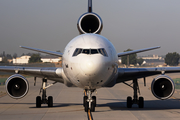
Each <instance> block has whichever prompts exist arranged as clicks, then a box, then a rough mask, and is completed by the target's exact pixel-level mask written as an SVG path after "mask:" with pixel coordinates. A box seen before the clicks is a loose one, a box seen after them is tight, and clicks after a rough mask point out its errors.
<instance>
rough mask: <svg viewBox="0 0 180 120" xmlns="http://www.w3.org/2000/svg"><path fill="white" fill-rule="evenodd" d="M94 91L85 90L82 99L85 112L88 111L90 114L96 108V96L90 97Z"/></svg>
mask: <svg viewBox="0 0 180 120" xmlns="http://www.w3.org/2000/svg"><path fill="white" fill-rule="evenodd" d="M93 92H94V90H85V95H84V98H83V105H84V110H85V112H88V110H90V111H91V112H95V107H96V96H92V93H93Z"/></svg>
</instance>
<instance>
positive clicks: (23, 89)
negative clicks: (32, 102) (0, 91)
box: [5, 74, 29, 99]
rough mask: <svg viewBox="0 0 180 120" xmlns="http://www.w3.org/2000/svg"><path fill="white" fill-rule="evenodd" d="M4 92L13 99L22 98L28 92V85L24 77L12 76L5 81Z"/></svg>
mask: <svg viewBox="0 0 180 120" xmlns="http://www.w3.org/2000/svg"><path fill="white" fill-rule="evenodd" d="M5 85H6V92H7V93H8V95H9V96H10V97H12V98H14V99H20V98H22V97H24V96H25V95H26V94H27V93H28V91H29V83H28V81H27V80H26V78H25V77H23V76H22V75H19V74H14V75H12V76H10V77H9V78H8V79H7V80H6V84H5Z"/></svg>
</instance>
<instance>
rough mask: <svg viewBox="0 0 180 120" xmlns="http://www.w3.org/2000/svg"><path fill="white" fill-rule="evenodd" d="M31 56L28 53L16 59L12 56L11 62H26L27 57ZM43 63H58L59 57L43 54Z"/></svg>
mask: <svg viewBox="0 0 180 120" xmlns="http://www.w3.org/2000/svg"><path fill="white" fill-rule="evenodd" d="M30 57H31V56H28V55H24V56H21V57H17V58H16V59H15V58H13V60H12V61H13V64H28V61H29V58H30ZM41 60H42V62H43V63H58V62H59V61H61V57H60V58H57V57H52V56H49V57H48V56H45V57H42V58H41Z"/></svg>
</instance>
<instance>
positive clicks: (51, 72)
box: [0, 66, 64, 83]
mask: <svg viewBox="0 0 180 120" xmlns="http://www.w3.org/2000/svg"><path fill="white" fill-rule="evenodd" d="M0 71H2V72H10V73H18V74H25V75H30V76H34V77H40V78H47V79H49V80H53V81H57V82H61V83H64V80H63V78H62V74H63V69H62V68H55V67H49V68H46V67H42V68H40V67H18V66H0Z"/></svg>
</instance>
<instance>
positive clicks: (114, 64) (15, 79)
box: [0, 0, 180, 112]
mask: <svg viewBox="0 0 180 120" xmlns="http://www.w3.org/2000/svg"><path fill="white" fill-rule="evenodd" d="M77 27H78V30H79V33H80V35H78V36H77V37H75V38H74V39H72V40H71V41H70V42H69V43H68V45H67V46H66V47H65V50H64V53H60V52H53V51H49V50H43V49H37V48H31V47H25V46H20V47H21V48H24V49H29V50H33V51H37V52H42V53H47V54H51V55H55V56H58V57H62V60H63V61H62V67H61V68H40V67H17V66H0V71H4V72H14V73H15V74H14V75H12V76H10V77H9V78H8V79H7V80H6V83H5V86H6V91H7V93H8V95H9V96H10V97H12V98H14V99H20V98H22V97H24V96H25V95H26V94H27V93H28V89H29V85H28V81H27V79H26V78H25V77H24V76H22V75H20V74H27V75H31V76H34V77H35V78H36V77H40V78H42V87H41V91H42V92H41V93H42V97H41V96H37V97H36V107H41V104H48V106H49V107H53V97H52V96H49V97H48V98H47V97H46V89H47V88H49V87H50V86H52V85H53V84H56V83H62V84H65V85H66V86H68V87H80V88H82V89H84V90H85V93H86V94H85V95H84V97H83V105H84V109H85V111H86V112H87V111H88V110H91V111H92V112H94V111H95V107H96V96H93V95H92V93H93V92H94V91H95V90H97V89H99V88H102V87H113V86H114V85H116V84H118V83H124V84H126V85H128V86H130V87H132V88H133V91H134V92H133V93H134V95H133V98H132V97H130V96H129V97H127V107H128V108H131V107H132V104H138V105H139V108H143V107H144V98H143V97H138V91H139V86H138V79H139V78H144V84H146V80H145V78H146V77H148V76H152V75H158V74H159V75H158V76H157V77H156V78H155V79H154V80H153V81H152V85H151V91H152V94H153V95H154V96H155V97H156V98H158V99H162V100H164V99H168V98H169V97H171V96H172V95H173V93H174V90H175V87H174V83H173V80H172V79H171V78H170V77H168V76H166V75H165V73H175V72H180V67H162V68H118V57H122V56H125V55H130V54H134V53H139V52H144V51H148V50H153V49H157V48H160V47H159V46H157V47H151V48H145V49H139V50H134V51H128V52H122V53H117V52H116V50H115V48H114V46H113V44H112V43H111V42H110V41H109V40H108V39H107V38H105V37H103V36H101V35H100V33H101V31H102V28H103V22H102V20H101V18H100V16H99V15H97V14H96V13H94V12H92V0H88V12H87V13H85V14H83V15H82V16H80V18H79V20H78V23H77ZM47 80H51V81H54V83H52V84H49V85H48V84H47ZM126 81H132V86H131V85H129V84H127V83H126Z"/></svg>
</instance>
